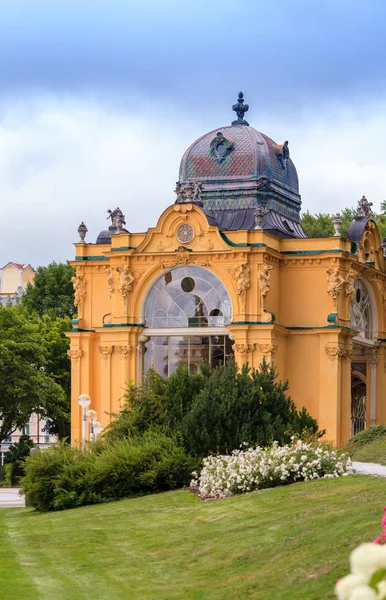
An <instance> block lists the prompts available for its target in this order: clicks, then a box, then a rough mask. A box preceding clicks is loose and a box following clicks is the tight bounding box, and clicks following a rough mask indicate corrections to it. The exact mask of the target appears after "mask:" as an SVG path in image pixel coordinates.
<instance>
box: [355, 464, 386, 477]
mask: <svg viewBox="0 0 386 600" xmlns="http://www.w3.org/2000/svg"><path fill="white" fill-rule="evenodd" d="M353 467H354V469H355V471H356V472H357V473H360V474H361V475H379V476H380V477H386V467H383V466H382V465H377V464H376V463H363V462H353Z"/></svg>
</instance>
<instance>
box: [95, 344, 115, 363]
mask: <svg viewBox="0 0 386 600" xmlns="http://www.w3.org/2000/svg"><path fill="white" fill-rule="evenodd" d="M113 351H114V346H98V352H99V354H100V355H101V356H102V358H103V359H104V360H105V361H107V359H108V358H110V357H111V355H112V353H113Z"/></svg>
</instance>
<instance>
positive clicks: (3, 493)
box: [0, 488, 25, 508]
mask: <svg viewBox="0 0 386 600" xmlns="http://www.w3.org/2000/svg"><path fill="white" fill-rule="evenodd" d="M16 506H19V507H20V506H25V500H24V497H23V496H19V490H18V488H0V508H10V507H16Z"/></svg>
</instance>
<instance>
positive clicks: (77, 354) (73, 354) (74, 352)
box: [67, 348, 83, 361]
mask: <svg viewBox="0 0 386 600" xmlns="http://www.w3.org/2000/svg"><path fill="white" fill-rule="evenodd" d="M67 354H68V356H69V357H70V358H71V361H76V360H79V359H80V358H82V355H83V350H80V348H74V349H70V350H67Z"/></svg>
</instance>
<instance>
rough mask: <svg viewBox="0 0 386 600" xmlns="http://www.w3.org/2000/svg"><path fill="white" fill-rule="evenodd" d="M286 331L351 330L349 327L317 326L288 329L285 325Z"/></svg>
mask: <svg viewBox="0 0 386 600" xmlns="http://www.w3.org/2000/svg"><path fill="white" fill-rule="evenodd" d="M283 327H285V329H290V330H291V331H311V330H312V329H350V328H349V327H343V326H341V325H319V326H318V325H315V326H313V327H306V326H304V327H286V326H285V325H283Z"/></svg>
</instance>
